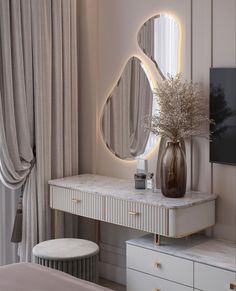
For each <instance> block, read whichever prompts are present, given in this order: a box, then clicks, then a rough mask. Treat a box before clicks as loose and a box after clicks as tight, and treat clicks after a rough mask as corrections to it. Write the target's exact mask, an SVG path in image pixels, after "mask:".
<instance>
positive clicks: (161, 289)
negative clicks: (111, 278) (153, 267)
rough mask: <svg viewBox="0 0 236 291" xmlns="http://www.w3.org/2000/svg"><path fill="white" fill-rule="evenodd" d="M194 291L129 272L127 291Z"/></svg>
mask: <svg viewBox="0 0 236 291" xmlns="http://www.w3.org/2000/svg"><path fill="white" fill-rule="evenodd" d="M144 290H145V291H193V288H191V287H187V286H183V285H180V284H177V283H173V282H170V281H167V280H164V279H161V278H157V277H153V276H150V275H147V274H144V273H141V272H138V271H135V270H130V269H128V270H127V291H144Z"/></svg>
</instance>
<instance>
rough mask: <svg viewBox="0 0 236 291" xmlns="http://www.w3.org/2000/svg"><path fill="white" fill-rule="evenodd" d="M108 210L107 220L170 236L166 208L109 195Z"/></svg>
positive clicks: (107, 199)
mask: <svg viewBox="0 0 236 291" xmlns="http://www.w3.org/2000/svg"><path fill="white" fill-rule="evenodd" d="M106 211H107V213H106V221H107V222H110V223H113V224H119V225H123V226H127V227H131V228H135V229H140V230H143V231H147V232H151V233H158V234H161V235H166V236H168V227H169V225H168V221H169V220H168V218H169V217H168V214H169V210H168V209H166V208H163V207H158V206H156V205H151V204H145V203H141V202H135V201H132V200H125V199H119V198H115V197H111V196H108V197H106Z"/></svg>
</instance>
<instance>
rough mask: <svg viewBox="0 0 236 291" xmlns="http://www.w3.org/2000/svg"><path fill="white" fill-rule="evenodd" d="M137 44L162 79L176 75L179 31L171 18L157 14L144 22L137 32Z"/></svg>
mask: <svg viewBox="0 0 236 291" xmlns="http://www.w3.org/2000/svg"><path fill="white" fill-rule="evenodd" d="M138 44H139V46H140V47H141V49H142V50H143V52H144V53H145V54H146V55H147V56H148V57H149V58H150V59H151V60H152V61H153V62H154V63H155V65H156V67H157V69H158V71H159V73H160V74H161V76H162V77H163V79H165V78H166V77H167V76H168V74H169V75H171V76H175V75H176V74H177V73H178V66H179V63H178V61H179V50H180V31H179V25H178V23H177V22H176V20H175V19H174V18H173V17H172V16H170V15H167V14H159V15H156V16H154V17H152V18H150V19H149V20H148V21H146V22H145V23H144V24H143V26H142V27H141V29H140V30H139V32H138Z"/></svg>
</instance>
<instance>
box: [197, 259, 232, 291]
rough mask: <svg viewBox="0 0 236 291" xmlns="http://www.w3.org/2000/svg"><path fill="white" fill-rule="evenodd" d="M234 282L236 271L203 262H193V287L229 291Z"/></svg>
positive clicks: (206, 290) (209, 290)
mask: <svg viewBox="0 0 236 291" xmlns="http://www.w3.org/2000/svg"><path fill="white" fill-rule="evenodd" d="M230 284H236V273H235V272H230V271H226V270H223V269H220V268H216V267H211V266H208V265H204V264H199V263H195V264H194V287H195V288H196V289H200V290H204V291H230V290H236V288H235V289H232V288H231V289H230Z"/></svg>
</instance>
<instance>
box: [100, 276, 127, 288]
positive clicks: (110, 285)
mask: <svg viewBox="0 0 236 291" xmlns="http://www.w3.org/2000/svg"><path fill="white" fill-rule="evenodd" d="M99 285H101V286H103V287H107V288H110V289H112V290H114V291H126V287H125V286H124V285H120V284H117V283H115V282H111V281H108V280H106V279H103V278H99Z"/></svg>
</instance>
